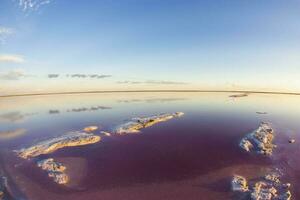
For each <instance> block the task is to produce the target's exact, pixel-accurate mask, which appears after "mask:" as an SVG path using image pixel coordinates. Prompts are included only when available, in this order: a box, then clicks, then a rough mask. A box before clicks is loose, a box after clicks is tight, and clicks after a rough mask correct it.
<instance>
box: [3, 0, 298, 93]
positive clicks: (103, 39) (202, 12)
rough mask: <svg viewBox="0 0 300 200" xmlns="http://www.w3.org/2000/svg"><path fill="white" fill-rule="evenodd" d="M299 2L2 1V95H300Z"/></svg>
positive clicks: (166, 0)
mask: <svg viewBox="0 0 300 200" xmlns="http://www.w3.org/2000/svg"><path fill="white" fill-rule="evenodd" d="M299 19H300V0H206V1H205V0H88V1H84V0H81V1H80V0H78V1H68V0H0V95H6V94H15V93H18V94H20V93H40V92H62V91H90V90H135V89H138V90H144V89H145V90H147V89H162V90H163V89H182V90H188V89H199V90H265V91H282V92H300V54H299V52H300V20H299Z"/></svg>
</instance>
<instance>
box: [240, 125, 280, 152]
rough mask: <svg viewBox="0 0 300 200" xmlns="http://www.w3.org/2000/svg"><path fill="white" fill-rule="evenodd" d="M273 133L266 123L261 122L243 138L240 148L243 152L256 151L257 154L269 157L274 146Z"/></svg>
mask: <svg viewBox="0 0 300 200" xmlns="http://www.w3.org/2000/svg"><path fill="white" fill-rule="evenodd" d="M273 133H274V131H273V129H272V128H271V126H270V125H269V124H268V123H265V122H262V123H261V124H260V126H259V127H258V128H257V129H256V130H254V131H253V132H251V133H250V134H248V135H247V136H245V137H244V138H243V139H242V140H241V142H240V147H241V148H243V149H244V150H246V151H248V152H250V151H256V152H257V153H259V154H264V155H271V154H272V152H273V149H274V148H275V147H276V145H274V144H273V139H274V135H273Z"/></svg>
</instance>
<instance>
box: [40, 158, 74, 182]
mask: <svg viewBox="0 0 300 200" xmlns="http://www.w3.org/2000/svg"><path fill="white" fill-rule="evenodd" d="M37 165H38V167H40V168H42V169H43V170H45V171H46V172H47V173H48V176H49V177H52V178H53V180H54V182H56V183H58V184H66V183H68V181H69V177H68V176H67V175H66V174H65V172H64V171H65V170H66V167H65V166H64V165H63V164H62V163H59V162H56V161H54V159H53V158H48V159H44V160H41V161H38V162H37Z"/></svg>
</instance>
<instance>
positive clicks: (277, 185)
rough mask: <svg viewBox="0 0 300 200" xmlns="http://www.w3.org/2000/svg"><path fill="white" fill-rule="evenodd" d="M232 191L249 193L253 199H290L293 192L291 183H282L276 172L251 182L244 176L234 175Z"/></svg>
mask: <svg viewBox="0 0 300 200" xmlns="http://www.w3.org/2000/svg"><path fill="white" fill-rule="evenodd" d="M231 184H232V191H234V192H241V193H244V194H247V195H249V197H250V198H251V199H252V200H290V199H291V196H292V195H291V192H290V190H289V188H290V186H291V185H290V184H289V183H281V181H280V177H279V175H278V174H276V173H270V174H268V175H266V176H265V177H263V178H260V179H259V180H258V181H257V182H254V183H252V184H249V185H250V186H249V189H248V186H247V185H248V183H247V180H246V179H245V178H244V177H242V176H234V177H233V179H232V182H231Z"/></svg>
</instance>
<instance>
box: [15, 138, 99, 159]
mask: <svg viewBox="0 0 300 200" xmlns="http://www.w3.org/2000/svg"><path fill="white" fill-rule="evenodd" d="M100 139H101V138H100V136H97V135H94V134H89V133H84V132H71V133H67V134H65V135H62V136H59V137H56V138H53V139H49V140H46V141H43V142H40V143H38V144H36V145H33V146H31V147H28V148H24V149H21V150H19V151H17V154H18V156H19V157H21V158H24V159H27V158H30V157H36V156H39V155H41V154H49V153H52V152H54V151H56V150H58V149H61V148H64V147H72V146H82V145H87V144H93V143H96V142H98V141H100Z"/></svg>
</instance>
